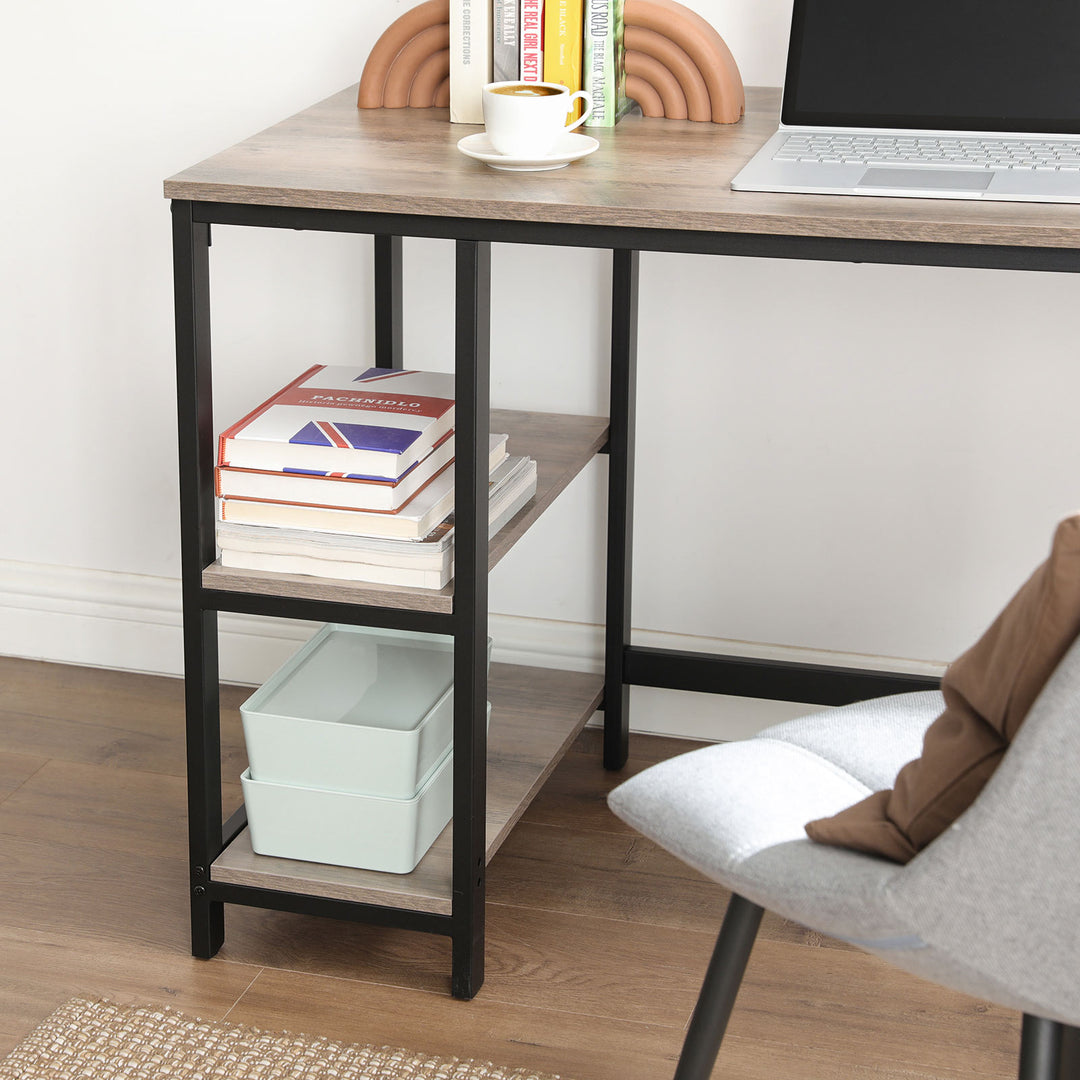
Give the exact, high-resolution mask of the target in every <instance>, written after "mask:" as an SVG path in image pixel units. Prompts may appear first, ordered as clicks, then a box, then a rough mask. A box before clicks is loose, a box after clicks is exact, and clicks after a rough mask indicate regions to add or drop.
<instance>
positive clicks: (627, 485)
mask: <svg viewBox="0 0 1080 1080" xmlns="http://www.w3.org/2000/svg"><path fill="white" fill-rule="evenodd" d="M172 212H173V253H174V283H175V310H176V357H177V401H178V423H179V448H180V505H181V558H182V568H183V607H184V664H185V671H186V708H187V744H188V788H189V804H188V813H189V822H190V825H189V828H190V856H191V912H192V952H193V953H194V954H195V955H196V956H200V957H210V956H213V955H214V954H215V953H216V952H217V950H218V949H219V948H220V947H221V945H222V943H223V940H224V905H225V904H226V903H230V904H247V905H252V906H256V907H264V908H274V909H279V910H286V911H294V912H303V913H307V914H313V915H322V916H329V917H333V918H338V919H347V920H356V921H360V922H369V923H376V924H382V925H393V926H399V927H404V928H408V929H412V930H420V931H426V932H430V933H437V934H444V935H448V936H449V937H450V938H451V939H452V957H453V959H452V979H451V988H452V993H453V994H454V996H456V997H460V998H471V997H472V996H473V995H474V994H475V993H476V992H477V990H479V988H480V986H481V984H482V982H483V978H484V883H485V873H486V872H485V838H484V825H485V813H484V807H485V792H486V772H485V770H486V750H487V743H486V739H487V736H486V730H485V724H484V717H485V706H484V703H485V702H486V700H487V672H486V655H485V651H484V650H483V649H482V648H480V644H479V643H481V642H485V641H486V639H487V600H488V592H487V556H488V552H487V547H488V545H487V531H486V528H485V527H484V523H485V522H486V520H487V514H486V503H487V470H486V468H485V467H484V465H483V463H484V462H485V461H486V458H487V454H486V450H487V446H488V434H489V432H488V411H489V389H488V388H489V362H490V356H489V351H490V349H489V335H490V280H491V264H490V245H491V244H492V243H493V242H494V243H510V244H541V245H559V246H566V247H585V248H605V249H609V250H610V251H611V252H612V304H611V368H610V412H609V415H610V431H609V441H608V445H607V447H606V448H605V449H606V452H607V454H608V458H609V501H608V538H607V601H606V636H605V649H606V656H605V672H604V678H605V683H604V686H605V689H604V764H605V766H606V767H607V768H609V769H618V768H620V767H621V766H622V765H623V764H624V763H625V761H626V757H627V752H628V744H629V715H628V714H629V688H630V687H631V686H634V685H636V686H655V687H667V688H671V689H682V690H697V691H705V692H711V693H721V694H734V695H739V696H744V697H760V698H771V699H775V700H785V701H797V702H804V703H812V704H825V705H841V704H846V703H848V702H851V701H857V700H860V699H862V698H866V697H872V696H875V695H879V694H889V693H898V692H902V691H906V690H917V689H927V688H931V687H934V686H936V685H937V681H936V680H934V679H930V678H925V677H922V676H917V675H910V674H904V673H895V672H882V671H875V670H862V669H852V668H838V667H827V666H821V665H812V664H798V663H782V662H775V661H768V660H756V659H748V658H744V657H727V656H713V655H704V654H696V653H689V652H678V651H672V650H663V649H653V648H642V647H639V646H635V645H633V644H632V643H631V641H630V611H631V586H632V581H631V566H632V558H631V555H632V542H633V491H634V427H635V382H636V378H635V375H636V364H637V308H638V262H639V253H640V252H642V251H663V252H675V253H688V254H710V255H729V256H743V257H764V258H785V259H809V260H823V261H834V262H876V263H892V264H910V265H919V266H952V267H974V268H986V269H1014V270H1043V271H1067V272H1075V271H1077V270H1078V269H1080V252H1077V251H1072V250H1068V249H1053V248H1027V247H1012V246H1005V245H1001V246H987V245H979V244H949V243H920V242H913V241H892V240H859V239H841V238H832V237H814V236H774V235H765V234H757V235H754V234H745V233H714V232H698V231H690V230H670V229H650V228H623V227H610V226H595V225H570V224H552V223H544V222H519V221H502V220H494V219H492V220H488V219H471V218H446V217H435V216H432V217H427V216H421V215H402V214H383V213H371V212H364V211H348V210H319V209H298V208H282V207H273V206H260V205H249V204H233V203H213V202H201V201H186V200H174V201H173V203H172ZM215 224H219V225H234V226H251V227H258V228H278V229H300V230H303V229H310V230H316V231H324V232H343V233H361V234H370V235H372V236H373V237H374V251H375V317H376V326H375V342H376V363H377V364H378V365H379V366H381V367H391V368H393V367H400V366H401V362H402V247H401V239H402V237H403V236H411V237H429V238H442V239H448V240H454V241H455V243H456V270H455V275H456V283H455V288H456V309H455V320H456V325H455V346H454V355H455V387H456V395H457V422H456V430H457V458H456V469H457V476H458V482H457V485H456V488H457V513H456V530H455V545H456V564H457V568H456V580H455V592H454V606H453V612H452V614H449V615H446V614H430V613H418V612H409V611H396V610H393V609H388V608H382V607H365V606H357V605H353V604H344V603H332V602H325V601H314V600H301V599H294V598H285V597H276V596H263V595H248V594H242V593H234V592H228V591H223V590H215V589H210V588H206V587H204V585H203V581H202V572H203V569H204V568H205V567H206V566H208V565H209V564H210V563H212V562H213V561H214V559H215V556H216V549H215V544H214V494H213V492H214V484H213V467H214V433H213V419H212V416H213V414H212V392H211V381H212V379H211V358H210V281H209V248H210V228H211V225H215ZM470 480H471V482H470ZM219 611H231V612H242V613H248V614H256V615H272V616H279V617H285V618H293V619H308V620H314V621H319V622H331V621H334V622H343V623H351V624H358V625H359V624H363V625H371V626H384V627H395V628H399V629H407V630H419V631H426V632H430V633H440V634H447V635H451V636H452V637H453V640H454V658H455V659H454V677H455V708H454V741H455V747H456V748H457V751H456V753H455V755H454V822H455V829H454V843H453V857H452V863H453V886H452V908H451V914H450V915H441V914H432V913H423V912H416V911H409V910H405V909H400V908H394V907H381V906H377V905H373V904H367V903H357V902H352V901H345V900H333V899H326V898H322V897H315V896H309V895H304V894H298V893H290V892H283V891H276V890H269V889H262V888H257V887H253V886H242V885H236V884H228V883H223V882H216V881H213V880H211V878H210V873H209V867H210V865H211V863H212V862H213V861H214V859H215V858H216V857H217V856H218V855H219V854H220V853H221V852H222V850H223V849H224V848H225V847H226V846H227V845H228V843H229V842H230V841H231V840H232V839H233V838H234V837H235V836H236V835H237V834H238V833H239V832H240V830H241V829H242V828H243V827H244V825H245V820H246V819H245V817H244V811H243V808H241V809H240V810H239V811H238V812H237V813H236V814H234V815H232V817H230V818H229V820H227V821H226V822H225V823H224V825H223V824H222V805H221V795H220V791H221V767H220V766H221V750H220V727H219V723H220V722H219V687H218V644H217V613H218V612H219ZM465 748H468V750H467V752H466V750H465ZM463 825H465V826H466V827H462V826H463Z"/></svg>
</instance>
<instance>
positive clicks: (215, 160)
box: [165, 87, 1080, 248]
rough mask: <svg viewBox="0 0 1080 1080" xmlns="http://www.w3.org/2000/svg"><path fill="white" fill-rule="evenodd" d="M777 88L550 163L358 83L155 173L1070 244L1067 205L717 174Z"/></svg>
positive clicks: (561, 209) (374, 199)
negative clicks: (474, 148)
mask: <svg viewBox="0 0 1080 1080" xmlns="http://www.w3.org/2000/svg"><path fill="white" fill-rule="evenodd" d="M778 112H779V91H778V90H774V89H762V88H750V89H749V90H748V93H747V112H746V116H745V118H744V119H743V120H742V121H741V122H740V123H738V124H733V125H720V124H711V123H695V122H692V121H689V120H683V121H679V120H664V119H647V118H645V117H640V116H630V117H626V118H624V119H623V120H622V121H620V123H619V124H618V126H617V127H616V128H614V129H612V130H608V129H597V128H589V129H588V133H589V134H591V135H593V136H595V137H596V138H597V139H599V141H600V149H599V150H597V151H596V153H594V154H592V155H591V156H590V157H587V158H584V159H582V160H580V161H576V162H573V163H571V164H570V165H569V166H567V167H566V168H565V169H558V170H555V171H551V172H533V173H508V172H499V171H497V170H494V169H489V168H488V167H487V166H486V165H484V164H482V163H481V162H479V161H474V160H473V159H471V158H467V157H466V156H465V155H464V154H462V153H460V152H459V151H458V149H457V142H458V140H459V139H461V138H462V137H464V136H465V135H469V134H472V133H473V132H475V131H478V130H481V129H480V128H478V127H475V126H470V125H463V124H451V123H449V121H448V111H447V110H446V109H374V110H360V109H357V108H356V87H351V88H350V89H348V90H343V91H342V92H341V93H339V94H335V95H334V96H333V97H330V98H327V99H326V100H325V101H322V102H320V103H319V104H317V105H314V106H313V107H311V108H310V109H305V110H304V111H303V112H300V113H297V114H296V115H295V116H293V117H291V118H289V119H288V120H285V121H283V122H282V123H280V124H276V125H275V126H274V127H271V128H268V129H267V130H266V131H263V132H261V133H260V134H258V135H255V136H253V137H252V138H249V139H246V140H245V141H243V142H241V143H238V144H237V145H236V146H234V147H232V148H231V149H228V150H225V151H223V152H222V153H220V154H217V155H215V156H214V157H211V158H208V159H207V160H206V161H204V162H202V163H201V164H199V165H196V166H194V167H193V168H190V169H187V170H185V171H184V172H182V173H179V174H177V175H176V176H174V177H171V178H170V179H169V180H167V181H165V196H166V197H167V198H173V199H190V200H194V201H197V202H223V203H240V204H246V205H261V206H288V207H304V208H316V209H332V210H366V211H376V212H381V213H399V214H419V215H424V216H434V217H465V218H470V219H482V220H483V219H486V220H496V221H498V220H509V221H541V222H557V223H567V224H586V225H606V226H617V227H632V228H659V229H688V230H692V231H705V232H733V233H765V234H773V235H783V236H811V237H841V238H862V239H882V240H914V241H938V242H948V243H965V244H1002V245H1019V246H1031V247H1042V248H1080V205H1075V206H1070V205H1061V204H1053V205H1050V204H1032V203H1026V204H1025V203H1001V202H974V201H971V202H968V201H956V200H946V199H940V200H938V199H893V198H866V197H856V196H824V195H781V194H770V193H759V192H736V191H732V190H731V188H730V186H729V182H730V180H731V178H732V176H734V175H735V173H736V172H738V170H739V169H740V168H741V167H742V165H743V164H744V162H746V161H747V160H748V159H749V157H750V156H751V155H752V154H753V153H754V151H755V150H757V148H758V147H759V146H761V144H762V143H764V142H765V140H766V139H767V138H768V137H769V135H771V134H772V132H773V130H774V129H775V127H776V119H777V115H778Z"/></svg>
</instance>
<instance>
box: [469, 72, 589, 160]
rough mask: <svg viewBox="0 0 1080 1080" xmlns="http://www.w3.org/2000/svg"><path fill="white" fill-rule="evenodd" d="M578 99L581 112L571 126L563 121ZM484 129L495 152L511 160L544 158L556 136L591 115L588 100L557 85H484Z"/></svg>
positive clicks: (552, 146)
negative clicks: (581, 104)
mask: <svg viewBox="0 0 1080 1080" xmlns="http://www.w3.org/2000/svg"><path fill="white" fill-rule="evenodd" d="M578 98H581V99H582V100H583V101H584V102H585V111H584V112H583V113H582V114H581V116H580V117H578V119H577V120H575V121H574V122H573V123H572V124H568V123H567V122H566V121H567V118H568V117H569V115H570V111H571V110H572V109H573V107H574V102H575V101H577V100H578ZM482 100H483V103H484V127H485V128H486V129H487V134H488V138H489V139H490V140H491V145H492V147H493V148H494V149H495V151H496V153H499V154H505V155H506V156H507V157H515V158H539V157H544V156H545V155H546V154H548V153H550V152H551V151H552V149H554V147H555V144H556V143H557V142H558V140H559V136H560V135H564V134H565V133H566V132H568V131H573V130H574V128H576V127H580V126H581V125H582V124H584V123H585V121H586V120H588V118H589V117H590V116H591V115H592V98H591V96H590V95H589V94H588V92H587V91H585V90H577V91H575V92H574V93H573V94H571V93H570V91H569V90H568V89H567V88H566V87H565V86H562V85H560V84H559V83H549V82H534V83H528V82H522V81H521V80H517V79H515V80H514V81H512V82H495V83H488V84H487V86H485V87H484V93H483V95H482Z"/></svg>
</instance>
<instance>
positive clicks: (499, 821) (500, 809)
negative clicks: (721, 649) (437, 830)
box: [210, 664, 603, 914]
mask: <svg viewBox="0 0 1080 1080" xmlns="http://www.w3.org/2000/svg"><path fill="white" fill-rule="evenodd" d="M602 694H603V678H602V676H600V675H591V674H584V673H581V672H574V671H552V670H549V669H547V668H535V667H522V666H519V665H510V664H493V665H492V668H491V675H490V678H489V680H488V696H489V698H490V700H491V727H490V729H489V732H488V790H487V858H488V859H489V860H490V859H491V857H492V856H493V855H494V854H495V852H496V851H498V849H499V846H500V845H501V844H502V842H503V840H505V839H506V837H507V835H508V834H509V832H510V830H511V829H512V828H513V826H514V824H515V823H516V822H517V820H518V818H520V817H521V815H522V814H523V813H524V812H525V809H526V807H527V806H528V805H529V803H530V802H532V800H533V799H534V798H535V797H536V794H537V793H538V792H539V790H540V788H541V787H542V786H543V784H544V781H545V780H546V779H547V778H548V776H549V775H550V774H551V771H552V769H554V768H555V766H556V764H558V762H559V760H560V759H561V758H562V756H563V755H564V754H565V753H566V750H567V749H568V747H569V746H570V744H571V743H572V742H573V741H574V738H575V737H576V736H577V734H578V732H579V731H581V729H582V728H583V727H584V726H585V723H586V721H587V720H588V719H589V717H590V716H592V714H593V713H594V712H595V711H596V710H597V708H598V707H599V705H600V699H601V696H602ZM453 827H454V826H453V822H451V823H450V824H449V825H448V826H447V827H446V828H445V829H444V830H443V832H442V835H441V836H440V837H439V838H438V840H436V841H435V843H434V845H433V846H432V848H431V849H430V850H429V851H428V853H427V854H426V855H425V856H424V858H423V859H422V860H421V861H420V864H419V865H418V866H417V868H416V869H415V870H414V871H413V872H412V873H411V874H404V875H402V874H383V873H378V872H375V871H371V870H355V869H351V868H349V867H342V866H327V865H324V864H322V863H308V862H301V861H299V860H295V859H277V858H273V857H271V856H267V855H256V854H255V852H254V851H252V849H251V841H250V839H249V837H248V831H247V829H245V830H244V831H243V832H241V833H240V835H239V836H238V837H237V838H236V839H235V840H234V841H233V842H232V843H231V844H230V845H229V846H228V847H227V848H226V849H225V851H223V852H222V853H221V855H220V856H219V857H218V858H217V859H216V860H215V862H214V864H213V866H212V867H211V872H210V877H211V879H212V880H214V881H222V882H228V883H231V884H234V885H254V886H257V887H259V888H264V889H276V890H279V891H285V892H295V893H304V894H307V895H311V896H323V897H329V898H332V899H336V900H355V901H362V902H365V903H374V904H381V905H384V906H387V907H399V908H405V909H407V910H410V911H428V912H434V913H437V914H449V913H450V906H451V899H450V898H451V852H452V845H453Z"/></svg>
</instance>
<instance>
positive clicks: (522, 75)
mask: <svg viewBox="0 0 1080 1080" xmlns="http://www.w3.org/2000/svg"><path fill="white" fill-rule="evenodd" d="M623 4H624V0H450V119H451V120H453V121H455V122H458V123H463V124H482V123H483V122H484V115H483V107H482V105H481V94H480V91H481V88H482V87H483V86H484V84H485V83H488V82H492V81H495V82H516V81H518V80H520V81H521V82H554V83H562V85H563V86H566V87H568V88H569V90H570V92H571V93H573V92H574V91H576V90H588V91H589V92H590V94H591V95H592V101H593V114H592V116H591V117H590V118H589V119H588V120H587V121H586V124H585V126H586V127H614V125H615V124H616V123H618V121H619V119H620V117H622V116H624V115H625V114H626V113H627V111H628V110H629V109H630V107H631V104H632V102H630V101H629V100H628V99H627V97H626V69H625V62H624V56H625V53H624V47H623ZM576 107H577V108H578V109H579V110H580V105H578V106H576ZM578 115H580V112H576V113H575V114H574V117H573V119H576V118H577V116H578Z"/></svg>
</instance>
